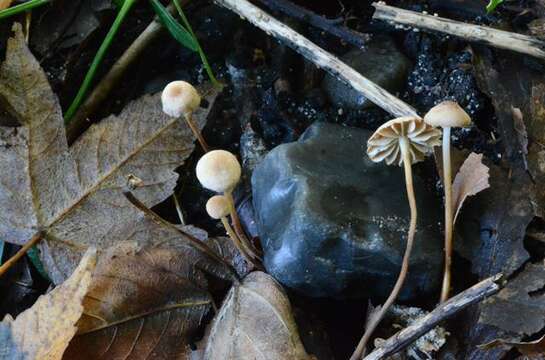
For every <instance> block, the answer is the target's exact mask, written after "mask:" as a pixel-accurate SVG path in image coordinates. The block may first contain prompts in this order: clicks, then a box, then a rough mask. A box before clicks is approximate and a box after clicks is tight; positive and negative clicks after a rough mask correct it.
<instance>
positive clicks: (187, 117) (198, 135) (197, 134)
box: [184, 113, 210, 152]
mask: <svg viewBox="0 0 545 360" xmlns="http://www.w3.org/2000/svg"><path fill="white" fill-rule="evenodd" d="M184 119H185V122H186V123H187V125H188V126H189V128H190V129H191V131H192V132H193V135H195V137H196V138H197V140H198V141H199V144H201V147H202V149H203V150H204V152H208V151H209V150H210V148H209V147H208V144H207V143H206V141H205V140H204V137H203V136H202V134H201V132H200V130H199V128H198V127H197V125H195V121H193V114H192V113H188V114H185V115H184Z"/></svg>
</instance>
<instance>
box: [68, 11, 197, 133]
mask: <svg viewBox="0 0 545 360" xmlns="http://www.w3.org/2000/svg"><path fill="white" fill-rule="evenodd" d="M188 1H189V0H181V2H182V4H186V3H187V2H188ZM167 10H168V11H169V12H171V13H174V11H175V10H176V9H175V8H174V6H173V5H169V6H168V7H167ZM162 30H163V26H162V25H161V22H160V21H159V19H158V18H157V17H156V18H155V19H154V20H153V21H152V22H151V23H150V24H149V25H148V26H147V27H146V29H144V31H143V32H142V33H141V34H140V35H139V36H138V37H137V38H136V39H135V40H134V41H133V43H132V44H131V45H130V46H129V47H128V48H127V50H125V52H124V53H123V55H121V57H120V58H119V59H118V60H117V61H116V62H115V64H114V65H113V66H112V68H111V69H110V71H108V73H107V74H106V75H105V76H104V77H103V78H102V80H100V82H99V83H98V84H97V86H95V88H94V89H93V91H92V92H91V94H90V95H89V96H87V98H86V99H85V101H84V102H83V104H81V106H80V107H79V109H78V111H77V112H76V113H75V114H74V116H73V117H72V119H71V120H70V123H69V124H68V127H67V129H66V134H67V137H68V142H70V143H71V142H73V141H74V140H75V139H76V138H77V137H78V136H79V135H80V134H81V133H82V132H83V131H84V130H85V128H86V124H87V123H88V121H89V117H90V116H91V114H93V113H94V112H95V110H96V109H97V108H98V106H99V105H100V104H101V103H102V102H103V101H104V100H105V99H106V98H107V97H108V96H109V95H110V93H111V91H112V90H113V88H114V87H115V86H116V85H117V84H118V83H119V81H120V80H121V78H122V77H123V74H124V73H125V71H126V70H127V69H128V68H129V66H130V65H131V64H133V63H134V62H135V61H136V59H138V58H139V57H140V55H141V54H142V52H143V51H144V50H145V49H146V48H147V47H148V45H149V44H150V43H151V42H152V41H153V40H155V39H156V38H157V37H158V36H159V34H160V33H161V31H162Z"/></svg>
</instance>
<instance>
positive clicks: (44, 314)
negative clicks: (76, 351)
mask: <svg viewBox="0 0 545 360" xmlns="http://www.w3.org/2000/svg"><path fill="white" fill-rule="evenodd" d="M95 264H96V250H95V249H94V248H90V249H88V250H87V252H86V253H85V255H84V256H83V258H82V260H81V262H80V264H79V266H78V267H77V268H76V270H75V271H74V273H73V274H72V276H70V278H68V280H66V281H65V282H64V283H63V284H61V285H59V286H58V287H56V288H55V289H53V290H52V291H51V292H50V293H49V294H46V295H43V296H41V297H40V298H39V299H38V300H37V301H36V303H35V304H34V305H33V306H32V307H31V308H30V309H27V310H25V311H24V312H22V313H21V314H20V315H19V316H18V317H17V318H16V319H15V320H13V319H12V318H11V317H10V316H9V315H7V316H6V317H5V318H4V320H3V321H2V322H1V323H0V359H2V360H4V359H5V360H14V359H24V360H33V359H36V360H54V359H61V358H62V355H63V353H64V351H65V349H66V347H67V346H68V343H69V342H70V340H71V339H72V337H73V336H74V334H75V333H76V330H77V328H76V326H75V325H76V322H77V321H78V319H79V318H80V317H81V314H82V312H83V305H82V300H83V297H84V295H85V293H86V292H87V288H88V286H89V284H90V283H91V275H92V272H93V269H94V268H95Z"/></svg>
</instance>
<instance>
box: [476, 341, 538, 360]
mask: <svg viewBox="0 0 545 360" xmlns="http://www.w3.org/2000/svg"><path fill="white" fill-rule="evenodd" d="M513 346H514V347H516V348H517V350H518V351H519V352H520V353H521V354H522V355H524V356H525V358H524V359H525V360H538V359H540V360H541V359H543V358H544V355H545V336H542V337H541V338H539V339H537V340H534V341H528V342H521V341H516V340H504V339H496V340H493V341H490V342H488V343H486V344H482V345H479V347H480V348H481V349H493V348H496V347H506V348H508V349H509V348H511V347H513Z"/></svg>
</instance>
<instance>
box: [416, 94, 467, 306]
mask: <svg viewBox="0 0 545 360" xmlns="http://www.w3.org/2000/svg"><path fill="white" fill-rule="evenodd" d="M424 121H425V122H426V123H427V124H429V125H431V126H434V127H442V128H443V147H442V150H443V182H444V189H445V270H444V275H443V285H442V287H441V300H440V301H441V302H444V301H446V300H447V299H448V297H449V292H450V279H451V272H450V268H451V264H452V236H453V228H454V209H453V207H452V166H451V161H450V129H451V128H453V127H466V126H470V125H471V117H470V116H469V115H468V114H467V113H466V112H465V111H464V109H462V108H461V107H460V105H458V104H457V103H455V102H454V101H443V102H442V103H440V104H438V105H436V106H434V107H433V108H431V109H430V111H428V113H427V114H426V115H425V116H424Z"/></svg>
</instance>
